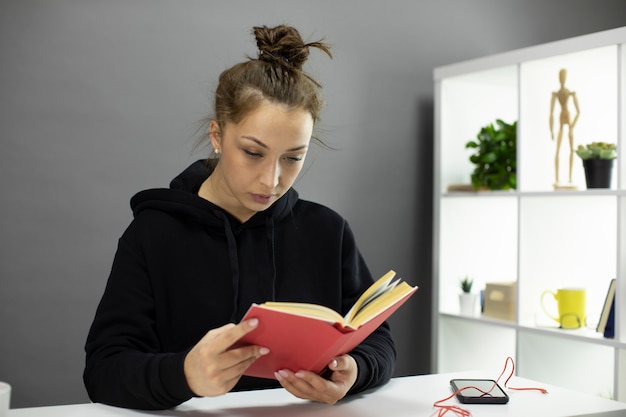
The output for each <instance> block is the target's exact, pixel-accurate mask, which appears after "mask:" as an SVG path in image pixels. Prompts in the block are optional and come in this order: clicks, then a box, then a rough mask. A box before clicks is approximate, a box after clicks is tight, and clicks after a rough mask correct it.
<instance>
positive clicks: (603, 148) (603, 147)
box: [576, 142, 617, 159]
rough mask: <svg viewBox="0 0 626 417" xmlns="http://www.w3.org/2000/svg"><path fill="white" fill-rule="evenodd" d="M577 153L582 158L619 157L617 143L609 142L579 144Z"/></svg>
mask: <svg viewBox="0 0 626 417" xmlns="http://www.w3.org/2000/svg"><path fill="white" fill-rule="evenodd" d="M576 155H578V156H580V158H581V159H615V158H617V145H615V144H614V143H607V142H592V143H589V144H587V145H578V147H577V148H576Z"/></svg>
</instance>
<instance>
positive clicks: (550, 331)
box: [439, 312, 626, 349]
mask: <svg viewBox="0 0 626 417" xmlns="http://www.w3.org/2000/svg"><path fill="white" fill-rule="evenodd" d="M439 315H440V316H441V317H445V318H447V319H452V320H458V321H460V322H467V323H475V324H479V325H487V326H499V327H504V328H508V329H511V330H516V331H522V332H528V333H530V334H536V335H540V336H547V337H553V338H560V339H569V340H575V341H577V342H583V343H591V344H594V345H604V346H608V347H611V348H616V349H626V342H619V341H617V340H615V339H607V338H604V337H603V336H602V334H600V333H598V332H596V331H595V330H594V329H589V328H582V329H574V330H564V329H559V328H558V327H536V326H527V325H519V324H517V323H516V322H513V321H508V320H498V319H493V318H490V317H483V316H464V315H461V314H456V313H445V312H440V313H439Z"/></svg>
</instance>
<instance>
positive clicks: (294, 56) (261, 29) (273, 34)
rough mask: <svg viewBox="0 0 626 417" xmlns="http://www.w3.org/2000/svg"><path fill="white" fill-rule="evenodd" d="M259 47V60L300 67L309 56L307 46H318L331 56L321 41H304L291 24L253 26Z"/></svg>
mask: <svg viewBox="0 0 626 417" xmlns="http://www.w3.org/2000/svg"><path fill="white" fill-rule="evenodd" d="M253 34H254V37H255V38H256V44H257V47H258V48H259V58H258V59H259V60H261V61H264V62H269V63H279V64H281V65H288V66H291V67H294V68H298V69H301V68H302V66H303V65H304V63H305V62H306V60H307V59H308V57H309V48H311V47H313V48H318V49H321V50H322V51H324V52H325V53H326V54H327V55H328V56H330V57H332V55H331V54H330V50H329V48H328V47H327V46H326V45H325V44H324V43H322V42H321V41H318V42H311V43H306V44H305V43H304V41H303V40H302V37H301V36H300V32H298V30H297V29H296V28H293V27H291V26H285V25H280V26H276V27H274V28H268V27H267V26H256V27H254V28H253Z"/></svg>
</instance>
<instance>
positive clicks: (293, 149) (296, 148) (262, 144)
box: [241, 136, 308, 152]
mask: <svg viewBox="0 0 626 417" xmlns="http://www.w3.org/2000/svg"><path fill="white" fill-rule="evenodd" d="M241 138H242V139H247V140H250V141H252V142H254V143H256V144H257V145H259V146H260V147H262V148H264V149H269V148H268V146H267V145H266V144H264V143H263V142H261V141H260V140H258V139H257V138H255V137H252V136H242V137H241ZM307 147H308V146H307V145H300V146H296V147H295V148H291V149H287V152H296V151H301V150H303V149H306V148H307Z"/></svg>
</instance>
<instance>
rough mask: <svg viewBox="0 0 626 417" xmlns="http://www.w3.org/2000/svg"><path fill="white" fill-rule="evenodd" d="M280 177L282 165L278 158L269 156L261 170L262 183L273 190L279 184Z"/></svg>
mask: <svg viewBox="0 0 626 417" xmlns="http://www.w3.org/2000/svg"><path fill="white" fill-rule="evenodd" d="M279 178H280V165H279V163H278V161H277V160H275V159H273V158H268V160H267V162H266V163H265V164H264V166H263V171H262V172H261V184H263V186H265V187H266V188H267V189H270V190H273V189H274V188H276V187H277V186H278V179H279Z"/></svg>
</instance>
